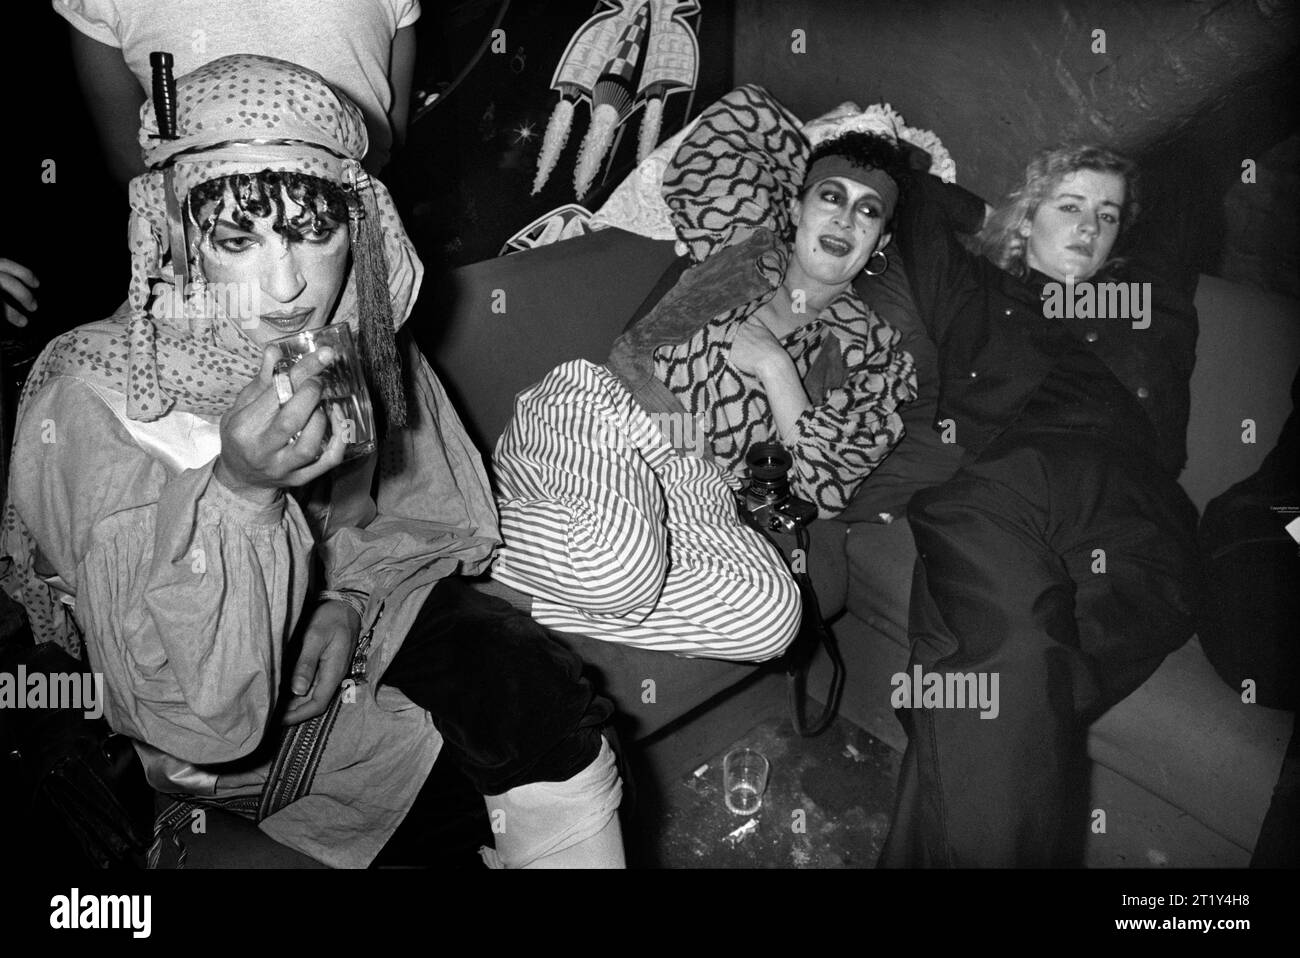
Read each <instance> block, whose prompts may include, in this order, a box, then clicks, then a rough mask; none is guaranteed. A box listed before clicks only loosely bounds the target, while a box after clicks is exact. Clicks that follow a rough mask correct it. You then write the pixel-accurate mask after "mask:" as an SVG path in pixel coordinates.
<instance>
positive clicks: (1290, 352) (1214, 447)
mask: <svg viewBox="0 0 1300 958" xmlns="http://www.w3.org/2000/svg"><path fill="white" fill-rule="evenodd" d="M1196 311H1197V314H1198V316H1199V317H1200V328H1201V332H1200V338H1199V340H1198V341H1197V344H1196V367H1195V368H1194V369H1193V370H1192V408H1191V415H1190V417H1189V422H1188V425H1187V468H1186V469H1184V470H1183V474H1182V476H1181V477H1180V480H1179V481H1180V482H1181V483H1182V485H1183V488H1184V489H1186V490H1187V494H1188V495H1189V496H1191V499H1192V502H1194V503H1196V508H1198V509H1204V508H1205V505H1206V503H1208V502H1209V501H1210V500H1211V499H1213V498H1214V497H1215V496H1217V495H1218V494H1219V493H1221V492H1223V491H1224V490H1226V489H1227V488H1228V487H1229V486H1231V485H1232V484H1233V483H1236V482H1240V481H1241V480H1242V479H1245V478H1246V477H1247V476H1249V475H1251V474H1252V473H1254V472H1255V470H1257V469H1258V468H1259V467H1260V464H1261V463H1262V462H1263V461H1264V456H1265V455H1267V454H1268V451H1269V450H1270V449H1272V448H1273V446H1274V445H1275V444H1276V443H1277V439H1278V436H1279V435H1280V434H1281V432H1282V424H1283V423H1284V422H1286V417H1287V415H1288V413H1289V412H1290V403H1289V398H1290V390H1291V381H1292V379H1293V378H1294V376H1295V374H1296V368H1297V367H1298V366H1300V303H1297V302H1296V301H1295V300H1293V299H1287V298H1286V297H1283V296H1277V295H1274V294H1272V293H1265V292H1263V291H1261V290H1257V289H1251V288H1250V287H1248V286H1239V285H1237V284H1236V283H1230V282H1228V281H1227V280H1223V279H1218V278H1217V277H1214V276H1202V277H1201V278H1200V283H1199V285H1198V286H1197V288H1196ZM1247 420H1249V421H1250V423H1252V424H1253V426H1254V436H1253V440H1252V441H1249V442H1247V441H1245V440H1244V438H1243V437H1244V436H1245V435H1246V434H1247V428H1248V427H1247V426H1246V425H1245V423H1246V421H1247ZM1287 504H1288V505H1294V503H1287Z"/></svg>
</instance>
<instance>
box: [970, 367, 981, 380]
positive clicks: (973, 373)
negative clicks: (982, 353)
mask: <svg viewBox="0 0 1300 958" xmlns="http://www.w3.org/2000/svg"><path fill="white" fill-rule="evenodd" d="M978 375H979V373H978V372H976V371H975V370H973V369H972V370H971V371H970V378H971V379H974V378H975V377H977V376H978Z"/></svg>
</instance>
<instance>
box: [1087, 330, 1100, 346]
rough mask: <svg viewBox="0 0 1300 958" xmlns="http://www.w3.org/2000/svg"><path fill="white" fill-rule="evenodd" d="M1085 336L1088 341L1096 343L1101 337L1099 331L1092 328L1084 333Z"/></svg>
mask: <svg viewBox="0 0 1300 958" xmlns="http://www.w3.org/2000/svg"><path fill="white" fill-rule="evenodd" d="M1083 338H1084V340H1085V341H1087V342H1090V343H1095V342H1096V341H1097V340H1098V339H1100V338H1101V337H1100V336H1098V335H1097V331H1096V330H1095V329H1090V330H1088V331H1087V332H1086V333H1084V334H1083Z"/></svg>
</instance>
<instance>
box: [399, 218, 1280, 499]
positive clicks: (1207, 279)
mask: <svg viewBox="0 0 1300 958" xmlns="http://www.w3.org/2000/svg"><path fill="white" fill-rule="evenodd" d="M674 260H675V256H674V253H673V247H672V244H671V243H668V242H663V241H656V240H650V239H645V238H644V237H641V236H636V235H633V234H631V233H627V232H625V231H623V230H617V229H610V230H602V231H600V232H598V233H594V234H591V235H588V236H583V237H578V238H575V239H569V240H564V241H562V242H559V243H555V244H552V245H550V246H544V247H541V248H539V249H535V250H529V251H527V252H523V253H516V254H514V255H511V256H505V257H498V258H496V259H491V260H485V261H484V262H481V263H475V264H473V265H471V266H466V267H462V268H461V269H458V270H456V271H455V272H454V273H452V274H451V275H452V281H453V283H454V284H455V289H454V291H453V292H454V300H455V302H454V308H453V309H452V310H451V312H450V315H448V316H446V317H444V318H443V319H442V323H443V326H442V328H441V329H440V330H439V331H438V335H437V336H436V339H437V346H436V348H435V349H434V352H433V356H432V359H433V362H434V365H435V366H436V368H437V370H438V373H439V375H440V376H441V378H442V380H443V382H444V383H445V384H446V385H447V388H448V390H449V391H450V392H451V395H452V398H453V400H454V402H455V403H456V407H457V409H459V410H460V412H461V416H462V417H463V418H464V420H465V423H466V425H467V426H468V427H469V430H470V434H471V436H473V438H474V441H475V442H476V443H478V445H479V448H480V450H481V451H482V452H483V453H484V454H485V456H487V455H490V453H491V450H492V446H493V444H494V443H495V442H496V438H497V437H498V436H499V435H500V434H501V431H502V430H503V429H504V428H505V425H506V423H507V422H508V421H509V418H510V415H511V412H512V410H513V407H514V397H515V395H516V394H517V393H518V392H520V390H523V389H525V388H527V387H528V386H530V385H532V384H533V383H535V382H536V381H537V380H539V379H540V378H541V377H542V376H544V375H545V374H546V373H547V372H548V371H549V370H550V369H552V368H553V367H554V366H556V365H558V364H559V363H561V362H563V361H564V360H566V359H573V358H575V357H584V358H587V359H591V360H593V361H595V362H601V361H603V360H604V359H605V358H606V357H607V356H608V354H609V347H610V344H611V343H613V341H614V339H615V338H616V337H617V336H618V334H619V333H620V332H621V331H622V329H623V326H624V325H625V324H626V323H627V321H628V319H629V318H631V316H632V315H633V314H634V313H635V311H636V310H637V308H638V307H639V306H640V305H641V303H642V301H643V300H644V299H645V297H646V295H647V293H649V292H650V291H651V289H653V287H654V285H655V283H656V281H657V280H658V279H659V277H660V276H661V275H662V274H663V272H664V270H666V269H667V268H668V267H669V266H671V265H672V264H673V262H674ZM1196 307H1197V310H1198V312H1199V314H1200V324H1201V332H1200V339H1199V342H1198V344H1197V350H1196V369H1195V372H1194V373H1193V375H1192V408H1191V422H1190V425H1189V427H1188V436H1187V447H1188V463H1187V468H1186V469H1185V470H1184V472H1183V475H1182V480H1181V481H1182V484H1183V487H1184V488H1185V489H1186V490H1187V492H1188V494H1189V495H1190V496H1191V498H1192V501H1193V502H1195V503H1196V505H1197V508H1204V506H1205V504H1206V502H1208V501H1209V500H1210V499H1212V498H1214V496H1216V495H1218V494H1219V493H1221V492H1223V491H1224V490H1225V489H1227V488H1228V487H1229V486H1230V485H1232V484H1233V483H1234V482H1238V481H1239V480H1241V479H1244V478H1246V477H1247V476H1249V475H1250V474H1251V473H1253V472H1254V471H1255V470H1256V469H1258V468H1259V465H1260V463H1261V462H1262V460H1263V458H1264V456H1265V455H1266V454H1267V453H1268V451H1269V450H1270V449H1272V448H1273V445H1274V444H1275V443H1276V442H1277V437H1278V434H1279V433H1280V432H1281V430H1282V424H1283V422H1285V421H1286V417H1287V415H1288V414H1289V412H1290V409H1291V402H1290V387H1291V380H1292V378H1293V377H1294V376H1295V375H1296V371H1297V368H1300V303H1298V302H1297V301H1295V300H1291V299H1287V298H1285V297H1281V296H1276V295H1273V294H1270V293H1265V292H1262V291H1259V290H1255V289H1252V288H1250V287H1246V286H1240V285H1238V284H1236V283H1230V282H1228V281H1226V280H1222V279H1218V278H1216V277H1213V276H1202V277H1201V279H1200V284H1199V285H1198V287H1197V291H1196ZM422 338H424V337H422ZM1247 419H1249V420H1252V421H1253V422H1254V424H1255V426H1254V438H1255V442H1254V443H1245V442H1243V441H1242V436H1243V432H1244V427H1243V426H1242V422H1243V420H1247ZM904 441H906V440H904Z"/></svg>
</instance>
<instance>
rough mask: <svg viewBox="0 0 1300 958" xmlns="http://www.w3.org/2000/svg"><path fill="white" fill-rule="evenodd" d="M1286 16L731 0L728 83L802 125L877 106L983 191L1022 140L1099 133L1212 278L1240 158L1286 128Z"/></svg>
mask: <svg viewBox="0 0 1300 958" xmlns="http://www.w3.org/2000/svg"><path fill="white" fill-rule="evenodd" d="M1296 24H1297V13H1296V6H1295V4H1293V3H1282V2H1273V0H1226V2H1218V3H1213V2H1186V0H1141V2H1137V3H1112V2H1100V0H1068V2H1059V0H1058V2H1049V3H1045V2H1041V0H1040V2H1029V0H921V2H910V3H899V2H896V0H786V2H782V3H773V2H765V0H737V7H736V54H735V75H736V80H737V82H757V83H761V84H763V85H765V86H767V87H768V88H769V89H770V90H771V91H772V92H773V93H774V94H776V95H777V96H778V97H779V98H780V99H781V100H782V101H783V102H785V103H786V104H787V105H788V106H789V107H790V108H791V109H793V110H794V111H795V112H796V113H798V114H799V115H801V116H805V117H811V116H814V115H816V114H818V113H820V112H823V111H825V110H826V109H828V108H830V107H832V106H834V105H835V104H837V103H838V102H840V101H842V100H844V99H854V100H856V101H857V102H859V103H860V104H863V105H865V104H867V103H872V102H877V101H886V102H889V103H891V104H892V105H893V106H894V107H895V108H896V109H897V110H899V111H900V112H901V113H902V114H903V116H904V117H905V119H906V120H907V122H908V123H909V124H910V125H913V126H920V127H927V128H930V129H933V130H935V131H936V132H937V133H938V134H939V135H940V136H941V138H942V139H943V141H944V144H945V146H947V147H948V149H949V151H950V152H951V153H952V154H953V157H954V158H955V159H956V161H957V169H958V179H959V181H960V182H962V183H963V184H964V185H966V186H969V187H970V188H972V189H974V190H975V191H976V192H978V193H980V194H982V195H984V196H985V197H986V198H989V199H996V198H997V197H1000V196H1002V195H1003V194H1004V193H1005V191H1006V190H1007V189H1008V188H1009V187H1011V186H1012V185H1013V184H1014V182H1015V181H1016V179H1017V178H1018V176H1019V175H1020V174H1021V172H1022V171H1023V169H1024V164H1025V161H1026V160H1027V159H1028V157H1029V156H1030V154H1031V153H1032V152H1033V151H1034V150H1036V149H1039V148H1041V147H1044V146H1049V145H1054V144H1056V143H1059V142H1065V141H1098V142H1104V143H1109V144H1110V145H1112V146H1115V147H1117V148H1119V149H1122V150H1125V151H1126V152H1129V153H1130V154H1132V155H1134V156H1135V157H1136V158H1137V159H1138V160H1139V161H1140V163H1141V165H1142V167H1143V172H1144V174H1146V176H1145V180H1146V182H1147V185H1148V187H1149V189H1148V190H1147V195H1148V197H1149V198H1150V199H1151V201H1152V202H1151V203H1150V204H1148V205H1149V206H1150V208H1151V209H1152V210H1153V211H1155V210H1159V215H1160V220H1159V224H1158V229H1159V231H1161V232H1163V233H1164V234H1166V236H1167V238H1170V239H1173V240H1175V241H1176V242H1177V243H1178V245H1179V248H1180V252H1181V253H1182V255H1183V256H1184V258H1186V259H1187V260H1188V261H1190V262H1193V263H1195V264H1196V265H1198V266H1200V267H1201V268H1202V269H1205V270H1207V271H1214V270H1216V269H1217V268H1218V264H1219V263H1220V262H1221V261H1222V259H1223V257H1224V255H1225V249H1224V246H1223V238H1224V234H1225V231H1226V217H1225V213H1224V208H1223V203H1224V197H1225V195H1226V192H1227V190H1228V189H1229V187H1231V186H1232V184H1233V183H1234V182H1240V174H1241V163H1242V160H1243V159H1244V158H1250V157H1253V158H1258V157H1260V156H1261V155H1263V154H1264V153H1265V152H1267V151H1268V150H1269V149H1270V148H1272V147H1273V146H1275V145H1276V144H1277V143H1279V142H1281V141H1282V140H1284V139H1285V138H1286V137H1287V136H1288V135H1289V134H1291V133H1292V132H1294V131H1295V129H1296V120H1295V108H1294V101H1295V98H1294V80H1293V79H1292V73H1293V71H1294V57H1295V52H1296V50H1297V47H1298V44H1297V35H1296V29H1297V26H1296ZM795 30H803V31H804V37H805V42H806V52H803V53H797V52H794V50H792V45H793V43H794V39H793V38H792V31H795ZM1096 30H1103V31H1105V34H1104V42H1105V52H1104V53H1103V52H1094V46H1098V43H1097V39H1098V38H1097V37H1096V36H1095V35H1094V31H1096ZM1207 206H1208V208H1209V210H1210V212H1209V214H1208V217H1209V218H1208V221H1207ZM1148 225H1154V224H1152V223H1149V224H1148ZM1282 232H1283V233H1285V229H1283V230H1282Z"/></svg>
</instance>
